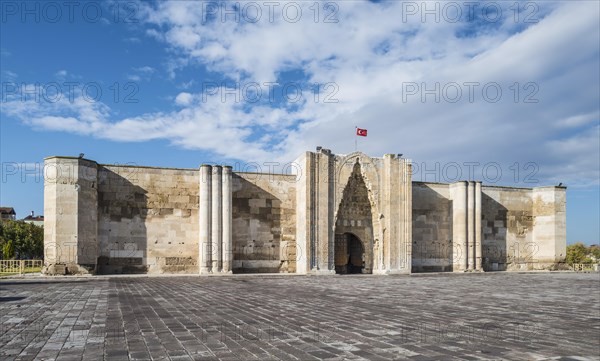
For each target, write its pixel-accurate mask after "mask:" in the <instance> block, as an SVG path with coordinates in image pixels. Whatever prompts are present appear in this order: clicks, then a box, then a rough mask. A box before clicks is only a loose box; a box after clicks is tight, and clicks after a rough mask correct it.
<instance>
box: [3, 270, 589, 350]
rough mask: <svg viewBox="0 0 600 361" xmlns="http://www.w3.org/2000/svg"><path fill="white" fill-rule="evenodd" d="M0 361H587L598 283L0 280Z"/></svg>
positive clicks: (527, 278) (524, 278)
mask: <svg viewBox="0 0 600 361" xmlns="http://www.w3.org/2000/svg"><path fill="white" fill-rule="evenodd" d="M0 315H1V322H2V324H1V327H2V329H1V336H0V359H1V360H34V359H36V360H102V359H106V360H127V359H130V360H150V359H152V360H317V359H329V360H390V359H410V360H500V359H503V360H547V359H552V360H560V359H562V360H567V359H569V360H599V359H600V357H599V355H600V275H599V274H598V273H587V274H576V273H549V272H548V273H505V272H502V273H500V272H498V273H484V274H420V275H413V276H372V275H352V276H351V275H348V276H328V277H319V276H289V275H288V276H277V275H261V276H259V275H253V276H245V275H239V276H238V275H236V276H223V277H197V276H190V277H133V276H127V277H125V276H122V277H100V276H96V277H81V278H53V277H43V278H41V277H40V278H27V279H16V278H15V279H3V280H0Z"/></svg>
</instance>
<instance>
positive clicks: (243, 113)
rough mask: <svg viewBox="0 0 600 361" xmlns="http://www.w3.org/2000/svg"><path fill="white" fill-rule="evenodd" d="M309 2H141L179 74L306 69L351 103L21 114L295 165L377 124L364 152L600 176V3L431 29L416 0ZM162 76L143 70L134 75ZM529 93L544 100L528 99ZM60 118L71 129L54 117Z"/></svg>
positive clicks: (254, 75)
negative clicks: (119, 114)
mask: <svg viewBox="0 0 600 361" xmlns="http://www.w3.org/2000/svg"><path fill="white" fill-rule="evenodd" d="M300 4H302V6H303V14H304V16H302V18H301V19H300V20H299V21H298V22H295V23H292V22H289V21H285V19H283V18H282V13H281V10H279V12H276V16H275V21H274V22H270V21H267V20H266V18H265V16H266V14H265V13H263V18H262V19H261V21H259V22H258V23H248V22H244V21H240V22H237V23H236V22H234V21H225V22H222V21H220V20H217V21H209V22H206V16H205V15H206V14H205V13H203V11H206V9H205V8H204V9H203V7H202V6H198V3H196V2H185V1H175V2H159V3H157V4H156V5H154V3H153V5H151V6H150V5H147V4H142V5H140V6H141V10H142V11H143V13H145V14H146V19H145V20H146V23H147V25H149V26H150V28H148V29H147V30H146V34H147V35H148V36H151V37H153V38H155V39H156V40H157V41H159V42H162V43H163V44H164V45H165V46H166V47H168V48H169V54H171V58H170V59H169V61H168V64H167V71H168V73H169V74H170V76H171V77H172V78H173V77H175V75H176V74H177V72H178V71H179V70H180V69H182V68H185V67H189V66H194V65H196V64H201V65H203V66H205V67H207V68H208V70H210V71H213V72H216V73H220V74H221V75H222V76H223V77H228V78H230V79H234V80H236V81H239V82H240V83H242V84H244V83H249V82H257V83H259V84H262V83H263V82H267V81H279V82H281V81H282V77H281V74H282V73H284V72H286V71H290V70H292V71H293V70H300V71H302V72H303V73H304V74H306V78H305V79H304V81H305V82H306V83H309V84H313V83H318V84H327V83H331V82H333V83H335V84H336V85H337V87H338V89H337V92H336V93H335V95H334V98H335V99H337V100H339V101H338V102H337V103H326V102H324V101H323V100H324V97H325V96H326V95H327V94H329V95H331V94H332V93H331V92H330V91H331V89H329V90H328V89H322V93H321V94H320V98H319V101H318V102H315V101H314V97H313V94H310V93H309V92H306V93H305V95H306V96H305V99H304V102H300V103H296V104H277V105H275V104H269V103H268V102H266V103H265V102H258V103H255V104H248V103H245V104H244V103H238V102H233V101H225V102H222V101H221V98H220V94H217V95H214V96H209V97H207V98H206V99H203V97H202V94H192V93H190V92H187V91H186V92H182V93H179V94H178V95H173V96H174V102H175V104H176V105H178V106H180V107H182V108H181V109H179V110H177V111H172V112H156V113H147V114H142V115H140V116H138V117H131V118H126V119H116V120H115V119H111V117H110V110H109V109H108V108H107V107H106V106H104V105H99V104H94V105H90V104H88V105H87V106H81V105H80V106H79V107H77V106H73V105H72V104H66V105H65V104H62V105H64V106H65V108H60V107H58V106H56V107H55V106H52V107H50V108H52V109H39V114H33V116H32V114H31V113H32V111H31V110H29V109H24V108H26V107H23V106H20V105H19V104H10V105H9V106H8V107H9V108H10V112H11V114H15V115H21V118H22V119H24V121H26V122H29V123H32V124H34V123H35V124H36V125H37V126H41V127H46V128H49V129H55V130H58V129H61V130H64V131H72V132H77V133H82V134H93V135H94V136H96V137H102V138H108V139H113V140H119V141H145V140H150V139H168V140H170V141H172V142H173V143H174V144H177V145H179V146H181V147H184V148H190V149H203V150H208V151H211V152H214V153H216V154H217V155H219V156H223V157H227V158H237V159H244V160H256V161H264V160H268V159H276V160H282V161H288V160H291V159H294V158H295V157H296V156H297V155H298V154H299V153H300V152H302V151H304V150H306V149H313V148H314V146H316V145H322V146H325V147H327V148H331V149H332V150H333V151H334V152H338V153H344V152H350V151H352V150H353V148H354V126H355V125H359V126H361V127H364V128H368V129H369V137H367V138H366V139H361V150H363V151H365V152H367V153H369V154H372V155H378V154H384V153H404V154H405V155H406V156H408V157H411V158H414V159H415V160H423V161H440V162H445V161H459V162H461V161H481V162H485V161H498V162H501V163H502V164H512V163H513V162H515V161H518V162H521V163H522V162H529V161H531V162H536V163H537V164H539V165H540V174H543V175H544V177H545V179H548V180H553V179H555V178H556V179H561V181H567V182H571V183H580V184H589V183H590V182H592V181H594V180H597V179H598V176H599V169H598V168H599V167H600V165H599V163H598V159H597V157H596V156H595V155H590V154H591V153H593V152H594V151H596V152H595V154H598V149H599V147H600V145H599V140H598V137H597V136H596V135H597V132H598V129H597V127H596V128H595V127H594V125H595V124H598V121H599V120H598V114H599V113H600V112H599V108H598V99H599V98H600V94H599V92H600V91H599V84H598V82H597V79H598V76H599V70H598V68H599V55H598V48H599V45H598V43H599V42H600V39H599V34H598V31H597V29H598V25H599V24H598V16H597V14H598V10H599V9H598V7H599V5H598V3H597V2H560V3H538V5H539V6H540V9H539V12H538V13H537V14H536V15H539V16H538V18H539V22H538V23H537V24H523V23H522V22H519V23H515V21H514V18H513V15H514V14H513V13H512V12H511V10H510V6H511V5H512V3H506V4H505V3H501V4H502V6H504V9H505V16H504V19H503V21H502V22H497V23H491V22H487V23H486V22H485V21H484V22H483V24H481V23H478V22H474V23H465V22H458V23H450V22H448V21H440V22H439V23H436V22H433V21H427V22H422V21H421V19H420V17H419V16H412V17H408V18H407V19H406V21H403V17H402V14H403V11H404V9H403V6H404V5H403V2H384V3H373V2H367V1H348V2H337V4H338V5H339V7H340V9H339V11H338V12H337V13H336V16H337V19H338V20H339V21H338V22H337V23H326V22H323V21H322V19H323V17H324V15H325V14H324V11H323V10H322V11H321V13H320V14H319V16H320V18H319V21H318V22H316V23H315V21H314V19H313V15H314V13H313V12H312V11H311V9H310V8H309V7H310V6H312V5H313V3H312V2H306V3H304V2H301V3H300ZM321 5H322V4H321ZM281 7H283V4H280V9H281ZM263 10H265V9H263ZM521 15H525V14H521ZM521 19H523V17H521ZM524 25H527V26H528V27H527V26H524ZM463 33H464V34H463ZM458 34H463V35H464V36H463V35H458ZM154 73H155V69H153V68H151V67H148V66H142V67H139V68H135V69H134V74H132V75H131V76H136V77H138V79H143V78H145V77H150V76H151V75H153V74H154ZM193 80H194V79H191V80H190V81H193ZM465 82H478V83H479V86H478V88H477V91H476V92H475V93H474V94H475V100H474V101H473V102H471V101H469V99H468V90H467V88H465V87H464V86H462V91H463V94H462V95H463V96H462V98H461V99H460V100H459V101H457V102H456V103H450V102H448V101H446V100H444V99H441V101H440V102H435V101H434V100H433V96H428V97H427V98H426V101H425V102H422V101H421V97H420V96H419V94H417V95H416V96H412V97H408V98H406V99H403V92H404V91H405V90H406V86H407V85H409V83H410V84H412V83H414V84H417V85H418V86H420V87H421V86H423V85H424V86H425V87H427V88H428V89H431V88H432V87H435V85H436V83H439V84H440V87H442V88H443V87H444V85H446V84H449V83H457V84H459V85H462V84H464V83H465ZM490 83H497V84H498V85H499V86H500V88H501V90H502V98H501V100H500V101H498V102H497V103H493V102H491V101H487V100H485V98H484V95H483V94H482V93H481V89H482V88H483V86H484V85H485V84H490ZM515 84H516V85H515ZM183 88H184V89H185V87H183ZM517 91H518V92H517ZM515 97H516V98H517V100H516V101H515V99H514V98H515ZM528 97H529V98H532V99H537V103H526V102H524V100H526V99H528ZM34 108H35V107H34ZM18 109H20V110H18ZM20 111H21V112H23V114H21V113H19V112H20ZM51 111H55V113H52V112H51ZM56 112H58V113H59V114H63V115H62V116H63V117H64V119H63V121H57V119H56V118H52V116H50V115H49V114H56ZM61 112H62V113H61ZM66 113H68V116H67V115H66ZM84 116H85V117H84ZM86 129H94V130H93V131H90V130H86ZM565 130H568V132H565ZM86 132H87V133H86ZM577 170H579V171H577Z"/></svg>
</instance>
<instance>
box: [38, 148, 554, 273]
mask: <svg viewBox="0 0 600 361" xmlns="http://www.w3.org/2000/svg"><path fill="white" fill-rule="evenodd" d="M45 173H46V176H45V184H44V214H45V221H44V231H45V239H44V243H45V258H44V263H45V265H44V273H45V274H87V273H92V274H115V273H148V274H175V273H177V274H201V275H216V274H229V273H253V272H254V273H261V272H269V273H273V272H277V273H297V274H340V273H341V274H344V273H373V274H408V273H411V272H432V271H436V272H452V271H454V272H457V271H459V272H463V271H496V270H500V271H501V270H531V269H554V268H556V267H557V266H558V264H559V263H561V262H563V261H564V257H565V254H566V214H565V211H566V205H565V203H566V188H564V187H555V186H549V187H536V188H513V187H499V186H487V185H482V184H481V182H474V181H459V182H455V183H450V184H443V183H429V182H414V181H412V179H411V163H410V160H407V159H405V158H402V157H399V156H396V155H392V154H386V155H385V156H383V158H372V157H369V156H367V155H365V154H363V153H360V152H355V153H351V154H348V155H336V154H333V153H331V151H329V150H327V149H322V148H317V151H316V152H305V153H304V154H302V155H301V156H300V157H299V158H298V159H297V160H296V161H295V162H293V163H290V164H289V167H288V169H287V170H286V171H284V172H283V173H285V174H271V173H251V172H234V171H233V170H232V168H231V167H229V166H219V165H202V166H200V167H199V169H176V168H155V167H142V166H130V165H104V164H98V163H96V162H95V161H92V160H88V159H83V158H73V157H49V158H46V160H45Z"/></svg>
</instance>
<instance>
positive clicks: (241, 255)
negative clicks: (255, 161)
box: [233, 173, 297, 273]
mask: <svg viewBox="0 0 600 361" xmlns="http://www.w3.org/2000/svg"><path fill="white" fill-rule="evenodd" d="M296 185H297V184H296V176H294V175H281V174H264V173H235V174H234V176H233V259H234V261H233V271H234V273H246V272H275V273H277V272H286V273H294V272H295V271H296Z"/></svg>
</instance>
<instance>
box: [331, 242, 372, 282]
mask: <svg viewBox="0 0 600 361" xmlns="http://www.w3.org/2000/svg"><path fill="white" fill-rule="evenodd" d="M364 255H365V248H364V245H363V243H362V242H361V240H360V239H359V238H358V237H356V236H355V235H354V234H352V233H344V234H336V235H335V273H337V274H361V273H364V270H365V262H364Z"/></svg>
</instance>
